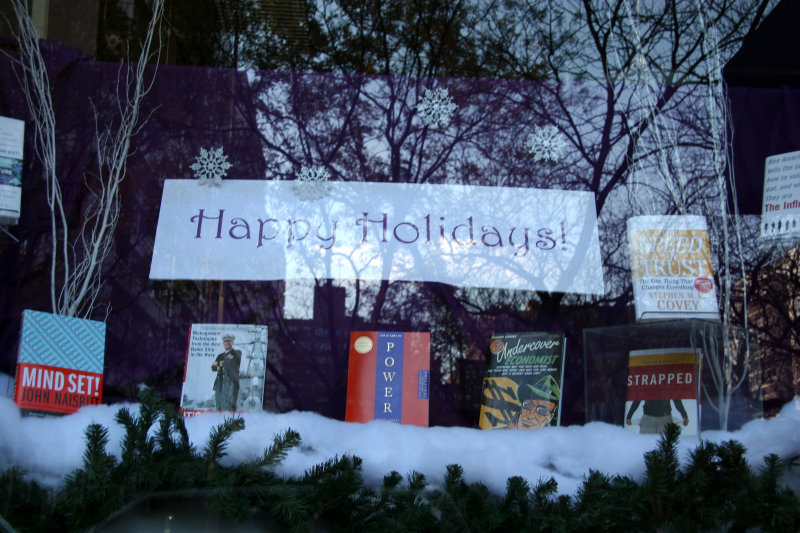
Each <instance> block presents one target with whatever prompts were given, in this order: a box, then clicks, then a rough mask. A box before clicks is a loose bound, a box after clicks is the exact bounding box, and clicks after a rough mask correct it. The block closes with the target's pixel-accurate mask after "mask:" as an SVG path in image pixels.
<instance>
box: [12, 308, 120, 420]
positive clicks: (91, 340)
mask: <svg viewBox="0 0 800 533" xmlns="http://www.w3.org/2000/svg"><path fill="white" fill-rule="evenodd" d="M105 342H106V325H105V323H104V322H98V321H95V320H87V319H83V318H75V317H67V316H61V315H54V314H51V313H45V312H42V311H33V310H30V309H25V310H24V311H23V312H22V332H21V335H20V344H19V354H18V356H17V374H16V380H15V381H14V401H15V402H16V404H17V405H18V406H19V408H20V409H22V410H23V411H28V412H35V413H58V414H69V413H74V412H75V411H77V410H78V409H80V408H81V407H83V406H84V405H97V404H100V403H102V401H103V360H104V355H105Z"/></svg>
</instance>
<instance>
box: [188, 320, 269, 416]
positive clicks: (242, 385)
mask: <svg viewBox="0 0 800 533" xmlns="http://www.w3.org/2000/svg"><path fill="white" fill-rule="evenodd" d="M266 370H267V326H264V325H261V326H259V325H252V324H192V325H191V328H190V330H189V345H188V347H187V349H186V367H185V369H184V374H183V390H182V392H181V413H182V414H183V415H184V416H187V417H188V416H194V415H197V414H199V413H203V412H239V413H241V412H251V411H261V409H262V406H263V401H264V378H265V376H266Z"/></svg>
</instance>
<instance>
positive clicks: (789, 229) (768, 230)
mask: <svg viewBox="0 0 800 533" xmlns="http://www.w3.org/2000/svg"><path fill="white" fill-rule="evenodd" d="M763 198H764V199H763V201H762V204H761V237H762V238H768V239H775V238H789V239H792V240H795V239H800V150H798V151H796V152H788V153H785V154H778V155H773V156H770V157H768V158H766V160H765V164H764V196H763Z"/></svg>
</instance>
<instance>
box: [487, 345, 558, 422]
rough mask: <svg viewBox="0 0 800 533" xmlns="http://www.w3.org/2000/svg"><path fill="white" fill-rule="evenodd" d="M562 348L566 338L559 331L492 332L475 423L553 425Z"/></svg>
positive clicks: (556, 415)
mask: <svg viewBox="0 0 800 533" xmlns="http://www.w3.org/2000/svg"><path fill="white" fill-rule="evenodd" d="M565 349H566V338H565V337H564V334H563V333H560V332H557V333H554V332H525V333H503V334H498V335H492V337H491V338H490V339H489V355H488V369H487V371H486V377H485V378H484V380H483V391H482V393H481V409H480V418H479V421H478V427H480V428H481V429H527V430H531V429H541V428H544V427H547V426H558V425H559V423H560V419H561V391H562V386H563V376H564V353H565Z"/></svg>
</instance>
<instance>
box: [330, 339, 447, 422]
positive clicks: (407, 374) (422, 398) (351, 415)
mask: <svg viewBox="0 0 800 533" xmlns="http://www.w3.org/2000/svg"><path fill="white" fill-rule="evenodd" d="M430 345H431V334H430V333H427V332H394V331H354V332H351V333H350V355H349V366H348V369H347V405H346V409H345V421H347V422H369V421H370V420H389V421H392V422H398V423H400V424H411V425H415V426H427V425H428V406H429V397H430V367H431V356H430Z"/></svg>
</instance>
